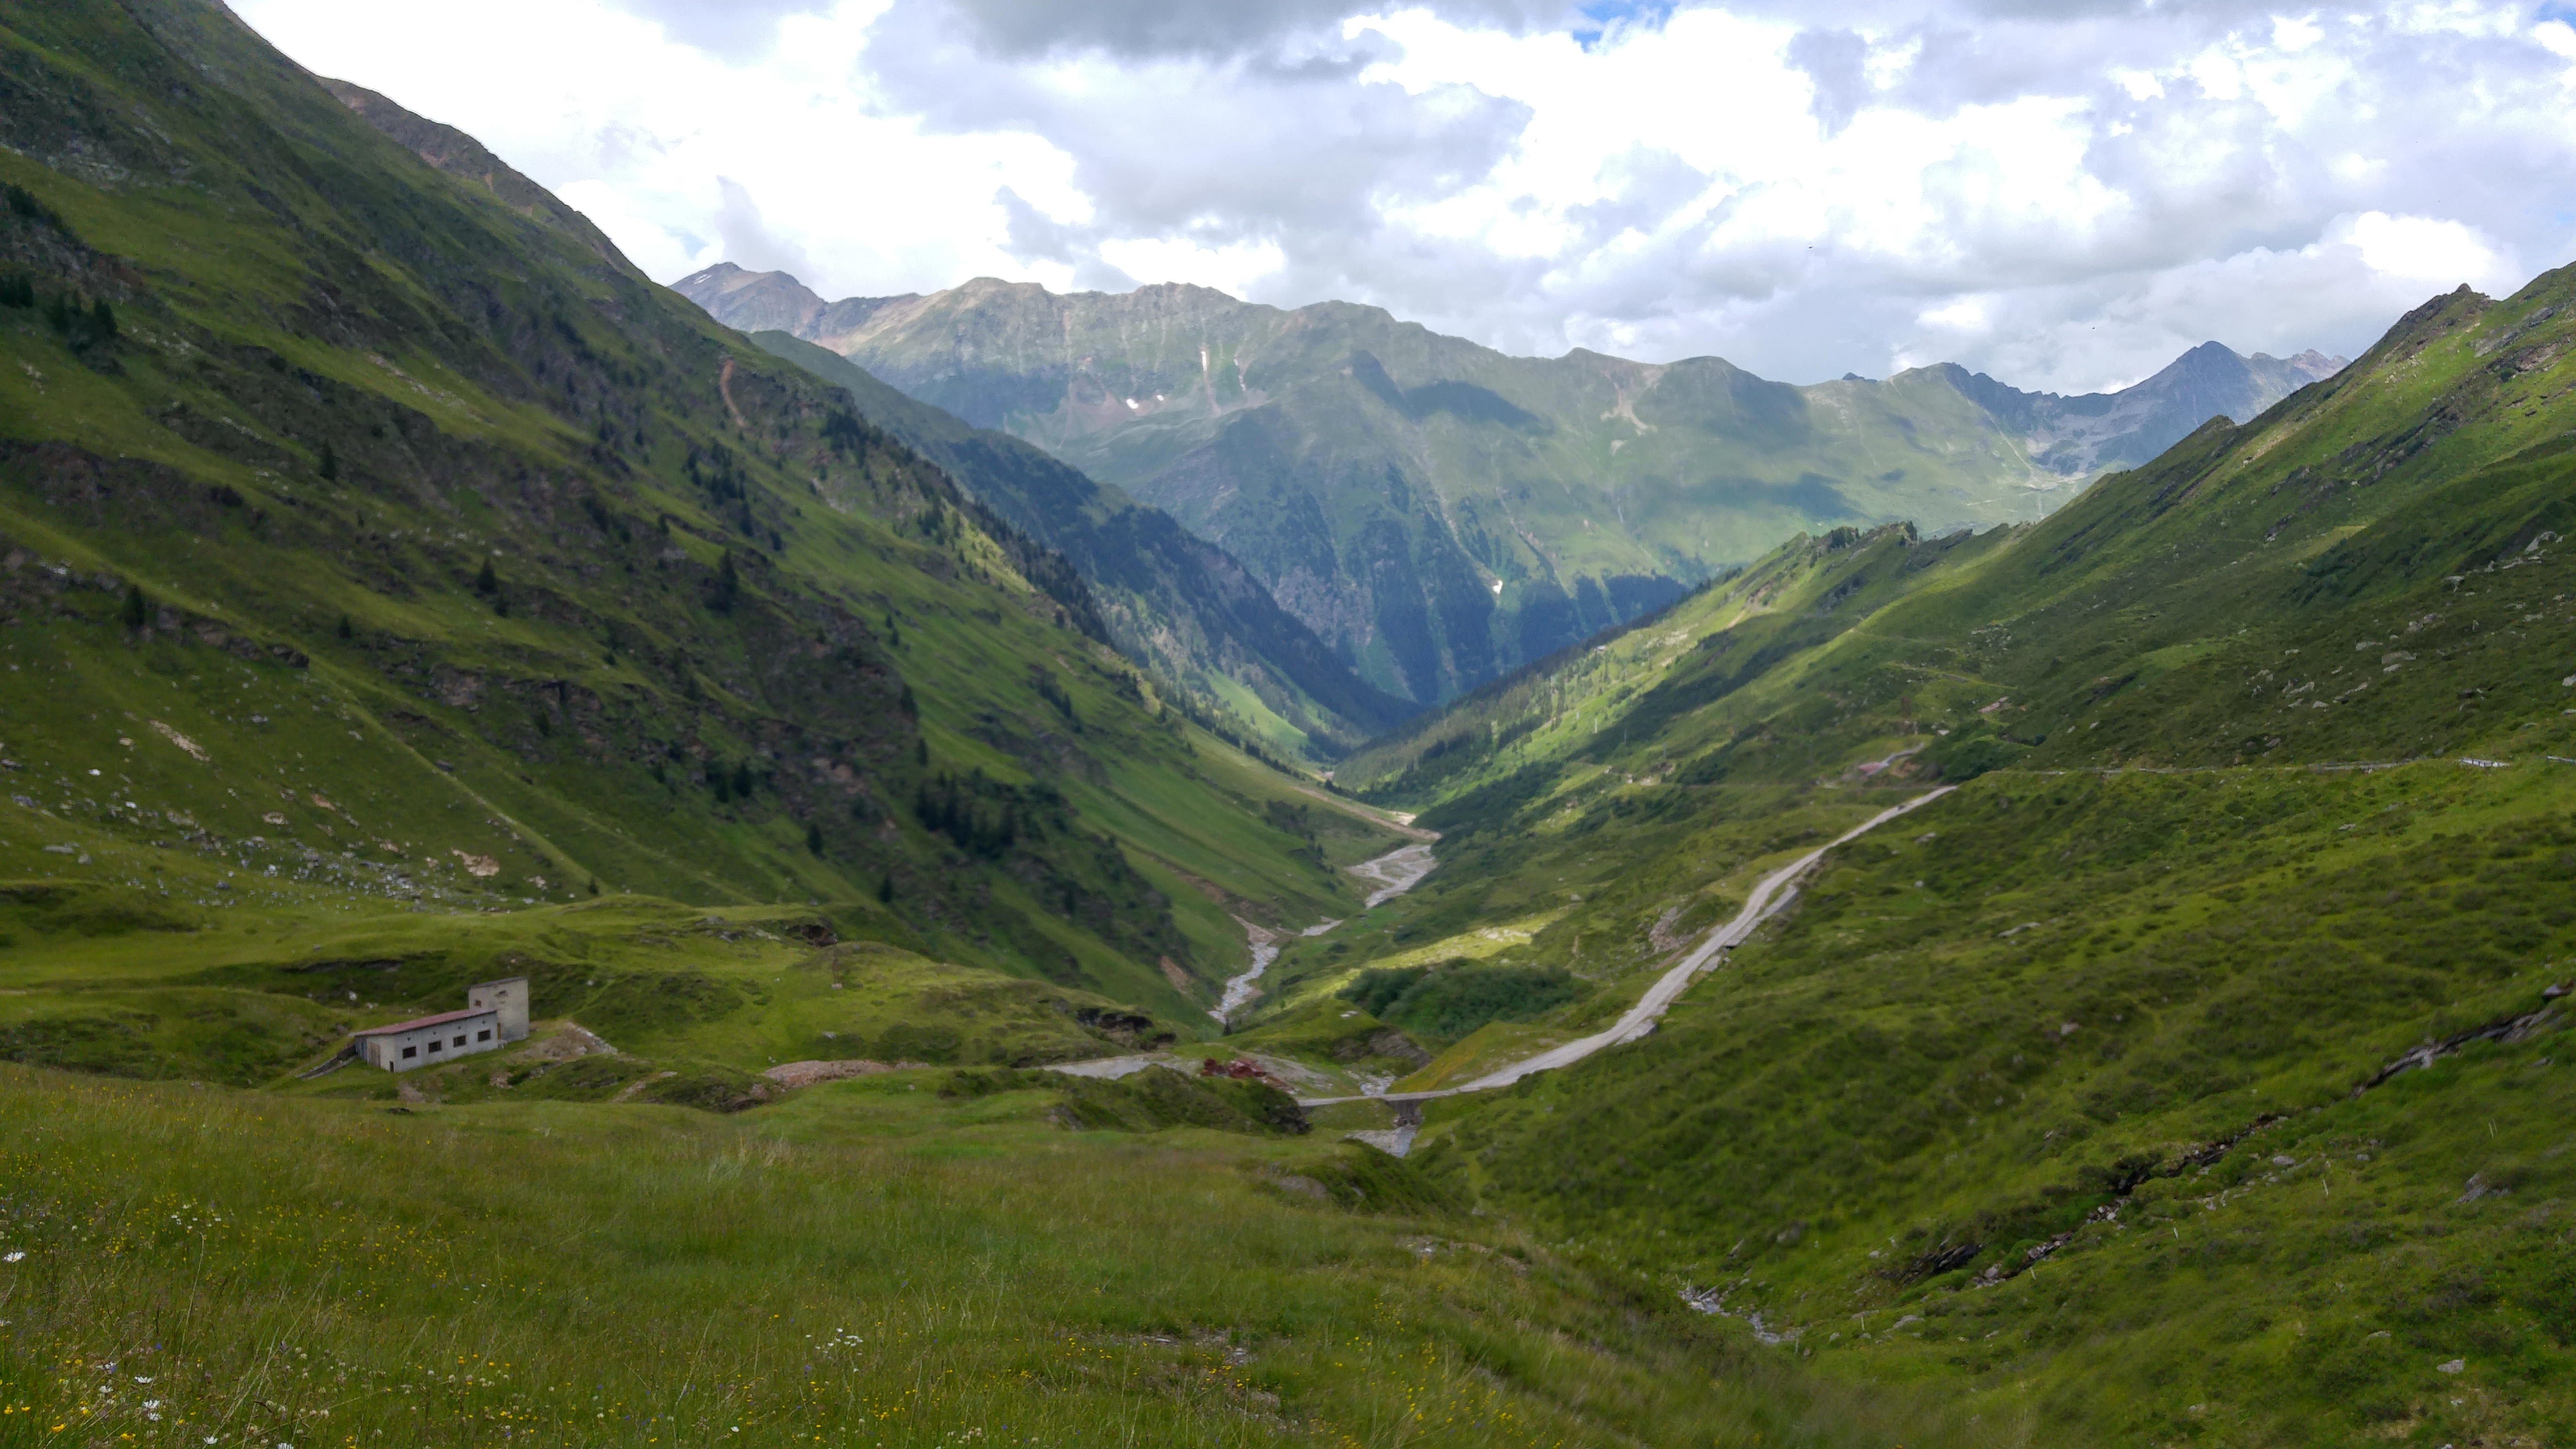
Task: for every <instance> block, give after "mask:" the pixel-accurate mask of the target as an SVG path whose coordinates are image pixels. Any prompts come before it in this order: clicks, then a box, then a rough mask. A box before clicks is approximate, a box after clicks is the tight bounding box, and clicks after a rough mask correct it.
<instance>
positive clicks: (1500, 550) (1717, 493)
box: [675, 263, 2344, 704]
mask: <svg viewBox="0 0 2576 1449" xmlns="http://www.w3.org/2000/svg"><path fill="white" fill-rule="evenodd" d="M675 285H676V286H677V288H678V290H679V291H680V292H681V293H682V294H683V295H685V296H687V297H689V298H691V299H692V300H694V301H696V302H698V303H700V304H701V305H703V306H705V307H706V308H707V310H708V311H709V312H710V313H711V314H712V315H713V316H714V317H715V318H716V320H718V321H720V322H723V323H725V324H726V325H728V326H732V327H737V328H740V329H742V330H743V331H745V332H748V333H751V334H752V336H753V338H754V340H755V341H758V342H760V343H761V345H762V346H765V347H769V348H770V349H771V350H773V351H779V350H782V349H783V347H784V345H785V338H786V337H793V338H797V339H800V340H802V341H806V342H811V343H814V344H816V345H818V346H820V347H822V348H825V349H828V350H830V351H832V352H836V353H839V354H841V355H842V356H844V357H847V358H849V359H850V360H851V361H853V362H856V363H858V364H859V365H860V366H861V367H863V368H865V369H867V370H868V371H869V372H870V373H872V374H874V375H875V376H877V377H880V378H883V379H884V380H885V381H886V382H888V383H891V384H892V385H894V386H895V387H897V388H900V389H902V390H903V391H904V392H906V393H908V394H910V395H911V396H913V397H915V398H918V399H920V400H921V401H923V402H926V403H931V404H933V405H935V406H937V407H940V408H944V409H946V410H947V411H949V412H951V413H954V414H955V415H957V416H958V417H960V418H963V419H965V420H966V421H968V422H970V423H974V424H977V425H979V426H982V427H986V428H996V429H1001V430H1003V431H1006V432H1009V433H1011V434H1013V435H1015V436H1018V437H1021V438H1025V439H1027V440H1028V441H1030V442H1032V443H1035V444H1037V445H1038V446H1040V447H1043V448H1045V449H1047V450H1049V451H1050V452H1052V453H1053V454H1055V455H1056V456H1057V457H1060V458H1062V459H1063V460H1064V461H1066V462H1067V463H1070V464H1072V465H1074V466H1075V467H1078V468H1080V469H1082V470H1083V471H1084V472H1085V473H1086V474H1088V475H1090V476H1092V477H1094V478H1097V479H1100V480H1101V481H1102V482H1103V483H1106V484H1110V485H1114V486H1116V487H1118V488H1121V489H1124V490H1125V491H1126V492H1127V493H1128V494H1130V495H1132V496H1134V497H1136V498H1138V499H1141V500H1143V501H1145V502H1147V503H1150V504H1153V505H1155V506H1157V507H1160V508H1163V509H1166V510H1168V511H1169V512H1170V513H1171V515H1172V516H1173V517H1174V518H1176V519H1178V520H1179V521H1180V522H1181V523H1182V524H1183V525H1185V526H1186V527H1188V528H1189V529H1190V530H1191V531H1193V532H1195V533H1197V534H1199V535H1201V536H1202V537H1205V538H1207V539H1209V540H1210V541H1212V542H1214V543H1217V544H1220V545H1223V546H1224V547H1225V548H1227V549H1229V550H1231V551H1232V552H1233V554H1234V556H1235V557H1237V558H1240V559H1241V560H1243V562H1244V564H1245V565H1246V566H1248V567H1249V568H1250V569H1251V571H1252V572H1253V574H1254V575H1255V576H1256V577H1258V578H1259V579H1260V580H1261V581H1262V582H1263V583H1265V584H1266V585H1268V586H1269V588H1270V591H1271V593H1272V594H1273V595H1274V596H1275V597H1276V598H1277V599H1278V600H1279V602H1280V604H1281V605H1282V606H1284V607H1285V608H1286V609H1287V610H1288V611H1289V612H1290V613H1292V614H1294V615H1296V616H1297V617H1298V618H1299V619H1300V620H1302V621H1304V622H1305V623H1306V625H1307V626H1308V627H1309V628H1311V629H1313V630H1314V631H1315V632H1316V633H1317V634H1319V635H1321V636H1322V637H1323V638H1324V640H1325V641H1326V642H1327V643H1329V644H1331V645H1332V646H1333V647H1334V648H1336V649H1337V650H1339V651H1340V652H1341V653H1342V654H1343V655H1344V656H1345V657H1347V658H1349V659H1350V660H1352V661H1353V662H1354V663H1355V664H1356V665H1357V666H1358V668H1359V670H1360V672H1361V674H1362V675H1363V676H1364V677H1365V678H1366V679H1367V680H1368V681H1369V682H1370V683H1371V684H1373V685H1375V686H1377V687H1378V688H1380V689H1383V690H1386V691H1388V692H1390V693H1393V694H1396V695H1400V696H1402V697H1404V698H1408V699H1412V700H1417V701H1420V702H1422V703H1425V704H1436V703H1442V702H1445V701H1447V700H1448V699H1450V698H1451V697H1453V696H1454V695H1456V694H1458V693H1459V692H1461V691H1463V690H1466V689H1472V688H1474V687H1475V686H1477V685H1480V684H1483V683H1485V682H1486V681H1488V680H1490V679H1493V678H1494V677H1496V676H1497V675H1499V674H1502V673H1505V672H1507V671H1509V670H1511V669H1514V668H1516V667H1518V666H1520V665H1522V664H1526V663H1529V662H1531V661H1533V660H1536V659H1539V658H1542V657H1544V656H1546V655H1547V654H1549V653H1552V652H1554V651H1555V650H1557V649H1561V648H1563V647H1565V646H1566V645H1569V644H1573V643H1575V642H1577V641H1579V640H1581V639H1583V638H1585V637H1586V636H1588V635H1590V634H1592V633H1593V632H1595V631H1596V630H1600V629H1605V628H1609V627H1611V626H1613V625H1616V624H1623V623H1626V622H1628V621H1629V620H1631V619H1634V618H1636V617H1637V616H1639V615H1640V614H1643V613H1645V612H1647V611H1649V610H1652V609H1656V608H1660V607H1662V606H1663V605H1665V604H1668V603H1670V602H1672V600H1674V599H1675V598H1677V597H1679V596H1680V595H1681V593H1682V592H1683V591H1684V590H1685V589H1687V588H1689V587H1691V586H1692V585H1695V584H1698V583H1702V582H1704V581H1706V580H1707V579H1709V578H1711V577H1713V576H1715V575H1716V574H1718V573H1720V572H1723V571H1725V570H1727V569H1730V568H1734V567H1738V566H1741V565H1743V564H1746V563H1749V562H1750V561H1752V560H1753V559H1754V558H1755V557H1757V556H1759V555H1760V554H1762V553H1763V552H1764V551H1765V550H1768V549H1770V548H1772V547H1774V546H1776V545H1777V544H1779V543H1780V542H1781V541H1782V540H1783V539H1785V538H1787V537H1789V536H1790V535H1791V534H1794V533H1798V532H1800V531H1807V532H1822V531H1824V530H1826V529H1829V528H1834V527H1838V526H1842V525H1861V526H1868V525H1873V524H1879V523H1887V522H1892V521H1895V520H1898V519H1905V520H1910V521H1912V522H1914V523H1915V524H1916V525H1917V526H1918V527H1920V528H1922V529H1924V530H1926V531H1928V532H1940V531H1944V530H1947V529H1950V528H1954V527H1958V526H1961V525H1971V526H1986V525H1991V524H1995V523H2003V522H2012V521H2017V520H2028V519H2033V518H2037V517H2039V516H2041V515H2043V514H2045V513H2047V512H2048V511H2050V510H2051V509H2053V508H2055V507H2057V506H2059V505H2061V504H2062V503H2063V502H2064V501H2065V500H2066V499H2067V498H2069V497H2071V496H2073V495H2074V494H2075V493H2076V492H2078V491H2079V490H2080V489H2081V488H2082V486H2083V485H2084V484H2085V483H2087V482H2090V481H2091V480H2092V479H2093V478H2095V477H2098V476H2100V474H2101V473H2103V472H2104V471H2106V470H2108V469H2111V468H2116V467H2128V466H2134V465H2136V464H2139V463H2143V462H2145V461H2147V460H2148V459H2149V458H2152V457H2154V456H2155V455H2156V454H2158V453H2160V452H2162V451H2164V449H2165V448H2166V447H2167V446H2169V445H2171V444H2173V443H2175V442H2178V441H2180V440H2181V439H2182V437H2183V436H2184V435H2185V434H2187V433H2189V432H2190V431H2191V430H2192V429H2194V428H2196V427H2198V426H2200V425H2201V424H2202V423H2203V422H2205V421H2207V420H2208V419H2210V418H2212V417H2217V416H2224V417H2227V418H2229V419H2231V420H2233V421H2237V422H2243V421H2245V420H2247V419H2249V418H2252V417H2253V416H2254V415H2255V414H2256V413H2259V412H2261V411H2262V410H2263V409H2265V408H2267V407H2270V406H2271V405H2272V404H2273V403H2275V402H2278V401H2279V400H2280V399H2281V398H2282V397H2284V396H2286V395H2288V394H2289V393H2290V392H2291V391H2292V390H2293V389H2296V388H2298V387H2301V386H2303V385H2305V384H2307V383H2310V382H2314V381H2317V380H2318V379H2320V378H2324V377H2328V376H2331V375H2332V374H2333V373H2334V372H2335V370H2336V369H2338V368H2340V367H2342V366H2343V365H2344V360H2343V359H2342V358H2339V357H2333V358H2330V357H2321V356H2319V355H2318V354H2316V353H2314V352H2307V353H2302V354H2300V355H2299V356H2297V357H2294V358H2291V359H2289V360H2288V361H2286V362H2285V361H2282V360H2281V359H2278V358H2273V357H2264V356H2255V357H2251V358H2246V357H2239V356H2237V355H2236V354H2235V353H2234V352H2231V351H2229V350H2228V349H2227V348H2225V347H2223V346H2221V345H2220V344H2218V343H2215V342H2211V343H2205V344H2203V345H2202V346H2200V347H2196V348H2194V349H2192V350H2191V351H2190V352H2187V353H2185V354H2183V356H2181V357H2180V358H2178V359H2176V360H2175V361H2174V363H2173V365H2172V366H2170V367H2167V368H2166V369H2164V370H2163V371H2162V372H2159V373H2157V374H2156V375H2155V376H2153V377H2151V378H2149V379H2147V380H2146V381H2144V382H2142V383H2139V384H2138V385H2136V386H2135V387H2131V388H2128V389H2126V390H2125V391H2121V392H2116V393H2095V394H2088V395H2086V396H2083V397H2060V396H2057V395H2055V394H2053V393H2026V392H2020V391H2017V390H2015V389H2013V388H2010V387H2007V386H2005V385H2003V384H2002V383H1999V382H1996V381H1995V380H1994V379H1993V378H1990V377H1987V376H1985V375H1984V374H1982V373H1971V372H1969V371H1968V370H1967V369H1965V368H1963V367H1959V366H1956V365H1954V364H1947V363H1945V364H1942V365H1940V366H1937V367H1926V368H1916V369H1913V370H1911V371H1907V372H1902V373H1899V374H1897V375H1896V376H1894V377H1891V378H1888V379H1886V380H1884V381H1872V380H1870V379H1866V378H1861V377H1845V378H1844V379H1842V380H1841V381H1839V382H1828V383H1822V384H1819V385H1817V386H1814V387H1804V388H1801V387H1790V386H1787V385H1785V384H1781V383H1774V382H1766V381H1764V380H1762V379H1761V378H1758V377H1755V376H1753V375H1752V374H1750V373H1747V372H1745V371H1743V370H1742V369H1740V368H1737V367H1734V366H1732V365H1730V364H1729V363H1727V362H1725V361H1723V360H1721V359H1719V358H1714V357H1701V358H1691V359H1687V360H1684V361H1681V362H1675V363H1671V364H1663V365H1651V366H1650V365H1647V364H1643V363H1634V362H1625V361H1622V360H1620V359H1619V358H1615V357H1605V356H1602V355H1601V354H1599V353H1595V352H1583V351H1576V352H1570V353H1567V354H1566V355H1565V356H1563V357H1559V358H1554V359H1548V360H1542V359H1537V358H1523V357H1507V356H1505V355H1503V354H1501V353H1498V352H1494V351H1492V350H1490V349H1487V348H1484V347H1479V346H1477V345H1475V344H1474V343H1470V342H1466V341H1462V340H1460V339H1458V338H1455V337H1442V336H1440V335H1438V334H1436V333H1433V332H1430V331H1427V330H1425V329H1424V328H1422V327H1419V326H1416V325H1413V324H1410V323H1403V322H1399V321H1397V320H1396V319H1395V318H1393V317H1391V316H1389V315H1388V314H1387V313H1385V312H1384V311H1382V310H1380V309H1378V308H1375V307H1358V306H1352V305H1349V304H1347V303H1339V302H1326V303H1319V304H1317V305H1315V306H1311V307H1301V308H1298V309H1297V310H1295V311H1293V312H1292V311H1281V310H1280V309H1278V308H1276V307H1261V306H1250V305H1247V304H1245V303H1242V302H1238V301H1236V300H1235V299H1234V298H1232V297H1229V296H1226V295H1225V294H1224V293H1222V292H1215V291H1210V290H1208V289H1207V288H1204V287H1187V286H1159V287H1145V288H1140V289H1139V290H1137V291H1134V292H1130V293H1127V294H1124V295H1117V296H1113V295H1109V294H1105V293H1100V292H1082V293H1076V294H1074V295H1072V296H1063V297H1059V296H1056V295H1054V294H1052V293H1049V292H1047V291H1045V290H1044V289H1042V288H1040V287H1037V286H1036V285H1034V284H1028V283H1023V284H1019V285H1012V284H1009V283H1005V282H999V281H995V280H993V279H991V278H981V279H978V280H976V281H972V282H968V283H967V284H966V285H964V286H962V287H959V288H957V289H955V290H954V291H948V292H940V293H936V294H934V295H931V296H927V297H919V296H907V297H853V298H850V299H848V300H846V301H841V302H834V303H828V304H827V303H825V302H824V301H823V300H822V299H821V298H820V297H817V296H815V295H814V294H813V293H812V292H810V291H807V290H806V289H805V288H804V287H803V286H802V285H801V284H799V283H798V282H797V281H796V279H795V278H793V277H791V276H788V275H786V274H784V273H781V272H746V271H743V270H742V269H740V268H738V267H735V266H733V265H731V264H729V263H719V264H718V265H716V266H713V267H710V268H707V269H706V270H704V271H701V272H698V273H696V274H694V275H691V276H688V277H684V278H682V279H681V280H680V281H679V282H678V283H676V284H675ZM780 334H785V336H783V337H782V336H781V335H780Z"/></svg>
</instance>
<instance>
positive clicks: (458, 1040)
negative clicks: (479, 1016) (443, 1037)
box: [456, 1031, 465, 1046]
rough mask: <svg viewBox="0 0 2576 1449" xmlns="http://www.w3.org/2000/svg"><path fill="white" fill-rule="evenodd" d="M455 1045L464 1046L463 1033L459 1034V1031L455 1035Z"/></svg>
mask: <svg viewBox="0 0 2576 1449" xmlns="http://www.w3.org/2000/svg"><path fill="white" fill-rule="evenodd" d="M456 1045H458V1046H463V1045H465V1033H463V1032H461V1031H460V1032H458V1033H457V1034H456Z"/></svg>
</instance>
